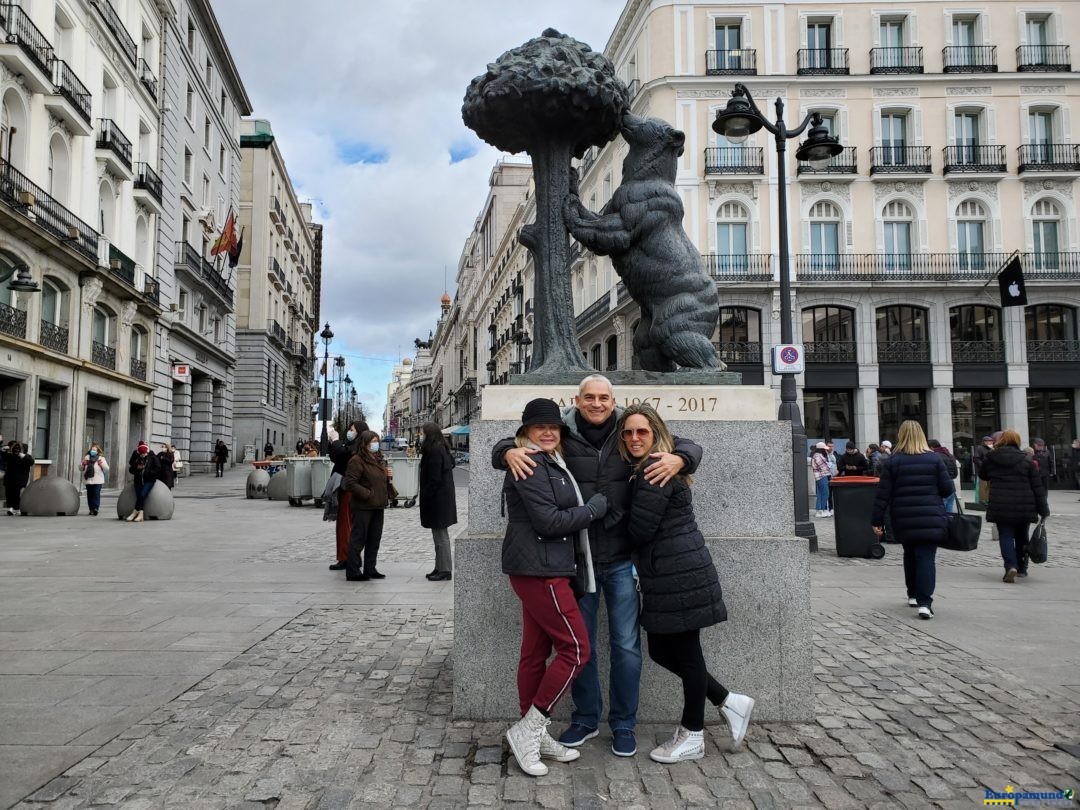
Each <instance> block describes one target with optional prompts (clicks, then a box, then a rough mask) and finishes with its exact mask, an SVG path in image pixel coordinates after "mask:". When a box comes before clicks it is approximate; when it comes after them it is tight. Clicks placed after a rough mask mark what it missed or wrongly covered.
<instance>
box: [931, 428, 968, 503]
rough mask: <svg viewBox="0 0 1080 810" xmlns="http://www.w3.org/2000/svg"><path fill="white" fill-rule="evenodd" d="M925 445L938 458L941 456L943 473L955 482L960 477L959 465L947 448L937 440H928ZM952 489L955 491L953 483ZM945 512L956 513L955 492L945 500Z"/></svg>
mask: <svg viewBox="0 0 1080 810" xmlns="http://www.w3.org/2000/svg"><path fill="white" fill-rule="evenodd" d="M927 444H928V445H929V446H930V449H931V450H933V451H934V452H935V453H937V454H938V455H939V456H941V460H942V461H944V462H945V471H946V472H947V473H948V474H949V478H951V479H953V481H956V480H957V479H958V477H959V476H960V465H959V464H957V463H956V459H955V458H954V457H953V454H952V453H951V452H949V448H948V447H944V446H942V444H941V442H939V441H938V440H937V439H930V441H928V442H927ZM953 487H954V489H955V487H956V484H955V483H954V484H953ZM945 511H946V512H955V511H956V492H955V491H954V492H953V494H952V495H950V496H949V497H948V498H946V499H945Z"/></svg>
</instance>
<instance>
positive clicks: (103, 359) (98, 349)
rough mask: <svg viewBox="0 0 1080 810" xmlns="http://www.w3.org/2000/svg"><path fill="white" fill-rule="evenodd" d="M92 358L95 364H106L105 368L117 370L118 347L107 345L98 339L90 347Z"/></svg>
mask: <svg viewBox="0 0 1080 810" xmlns="http://www.w3.org/2000/svg"><path fill="white" fill-rule="evenodd" d="M90 360H91V362H92V363H94V365H97V366H104V367H105V368H111V369H113V370H114V371H115V370H116V349H114V348H113V347H112V346H106V345H105V344H104V343H98V342H97V341H96V340H95V341H94V343H93V346H91V349H90Z"/></svg>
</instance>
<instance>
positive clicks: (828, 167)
mask: <svg viewBox="0 0 1080 810" xmlns="http://www.w3.org/2000/svg"><path fill="white" fill-rule="evenodd" d="M795 173H796V174H858V173H859V165H858V160H857V158H856V155H855V147H854V146H845V147H844V151H843V152H841V153H840V154H839V155H837V156H836V157H834V158H831V159H830V160H829V162H828V163H826V164H825V165H824V166H822V167H821V168H820V169H819V168H817V167H815V166H812V165H811V164H809V163H807V162H806V161H805V160H800V161H799V165H798V166H797V167H796V169H795Z"/></svg>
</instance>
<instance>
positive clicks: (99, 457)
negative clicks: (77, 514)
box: [79, 442, 109, 517]
mask: <svg viewBox="0 0 1080 810" xmlns="http://www.w3.org/2000/svg"><path fill="white" fill-rule="evenodd" d="M79 469H80V470H82V474H83V480H84V481H85V482H86V483H85V486H86V508H87V509H89V510H90V516H91V517H96V516H97V513H98V510H100V509H101V487H102V486H103V485H104V484H105V473H107V472H108V471H109V462H107V461H106V460H105V456H104V455H103V454H102V452H101V445H100V444H98V443H97V442H94V443H93V444H91V445H90V449H89V450H87V451H86V455H85V456H83V460H82V461H81V462H79Z"/></svg>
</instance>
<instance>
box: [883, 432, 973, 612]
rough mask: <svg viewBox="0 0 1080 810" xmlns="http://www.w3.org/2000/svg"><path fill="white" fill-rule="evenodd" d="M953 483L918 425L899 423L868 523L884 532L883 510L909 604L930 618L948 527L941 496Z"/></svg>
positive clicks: (951, 492) (951, 490) (944, 496)
mask: <svg viewBox="0 0 1080 810" xmlns="http://www.w3.org/2000/svg"><path fill="white" fill-rule="evenodd" d="M954 494H956V487H955V486H954V485H953V482H952V479H951V478H950V477H949V471H948V470H947V469H946V468H945V462H944V461H943V460H942V458H941V456H940V455H938V454H937V453H935V452H934V451H933V450H931V449H930V445H929V443H927V441H926V434H925V433H923V429H922V425H920V424H919V423H918V422H916V421H914V420H913V419H909V420H907V421H906V422H904V423H903V424H901V425H900V430H899V432H898V434H897V439H896V447H895V448H894V449H893V452H892V454H891V455H890V456H889V457H888V458H887V459H886V460H885V462H884V463H883V464H882V465H881V478H880V480H879V481H878V485H877V492H876V493H875V495H874V511H873V515H872V516H871V519H870V523H871V525H872V526H873V528H874V534H876V535H877V536H878V537H881V536H882V535H884V534H885V513H886V512H888V514H889V517H890V518H891V522H892V534H893V535H894V536H895V537H896V539H897V541H899V542H900V543H902V544H903V546H904V582H905V584H906V585H907V595H908V606H910V607H915V608H918V610H919V618H920V619H932V618H934V610H933V607H932V605H933V602H934V587H935V584H936V579H937V571H936V569H935V563H934V557H935V555H936V554H937V547H938V545H940V544H941V543H942V542H943V541H944V540H945V539H946V535H947V533H948V525H949V519H948V517H947V515H946V514H945V499H947V498H948V497H949V496H950V495H954Z"/></svg>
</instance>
